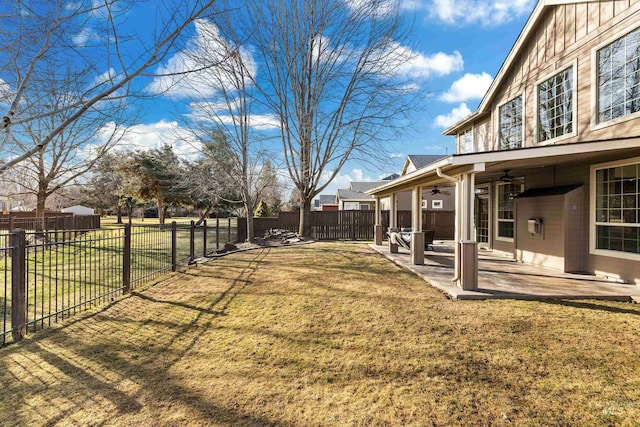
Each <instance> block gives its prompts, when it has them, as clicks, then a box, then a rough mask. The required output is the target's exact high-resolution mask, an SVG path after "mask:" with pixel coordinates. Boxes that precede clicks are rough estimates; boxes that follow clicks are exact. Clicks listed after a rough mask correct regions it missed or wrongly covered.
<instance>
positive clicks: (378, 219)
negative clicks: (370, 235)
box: [374, 197, 384, 246]
mask: <svg viewBox="0 0 640 427" xmlns="http://www.w3.org/2000/svg"><path fill="white" fill-rule="evenodd" d="M380 202H381V199H380V197H376V213H375V216H376V218H375V221H376V223H375V225H374V235H375V240H376V245H378V246H380V245H382V235H383V234H384V230H383V229H382V206H380V205H381V203H380Z"/></svg>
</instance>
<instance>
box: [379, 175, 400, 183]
mask: <svg viewBox="0 0 640 427" xmlns="http://www.w3.org/2000/svg"><path fill="white" fill-rule="evenodd" d="M396 178H400V175H399V174H397V173H392V174H391V175H389V176H385V177H384V178H382V181H393V180H394V179H396Z"/></svg>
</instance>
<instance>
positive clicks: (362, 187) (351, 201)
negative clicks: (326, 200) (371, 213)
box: [336, 181, 380, 211]
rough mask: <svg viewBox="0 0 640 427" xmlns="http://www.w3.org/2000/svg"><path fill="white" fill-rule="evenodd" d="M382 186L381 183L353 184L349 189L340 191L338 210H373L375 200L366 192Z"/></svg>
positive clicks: (338, 192) (337, 198) (337, 195)
mask: <svg viewBox="0 0 640 427" xmlns="http://www.w3.org/2000/svg"><path fill="white" fill-rule="evenodd" d="M378 185H380V182H379V181H375V182H352V183H351V185H350V186H349V188H343V189H338V191H337V194H336V200H337V201H338V210H341V211H352V210H373V208H374V205H375V202H376V201H375V198H374V197H373V196H370V195H368V194H365V191H368V190H371V189H372V188H374V187H377V186H378Z"/></svg>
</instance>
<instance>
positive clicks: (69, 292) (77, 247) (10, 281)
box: [0, 220, 237, 345]
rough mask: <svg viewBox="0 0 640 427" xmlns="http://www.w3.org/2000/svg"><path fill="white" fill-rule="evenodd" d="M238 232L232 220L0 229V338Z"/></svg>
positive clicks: (161, 270)
mask: <svg viewBox="0 0 640 427" xmlns="http://www.w3.org/2000/svg"><path fill="white" fill-rule="evenodd" d="M69 236H73V237H69ZM236 236H237V230H236V229H235V227H232V223H231V221H230V220H228V221H227V220H223V221H220V220H216V221H215V223H213V221H212V224H210V225H209V224H207V223H206V221H205V222H204V223H202V224H200V225H198V226H196V224H195V223H194V222H193V221H191V222H183V223H175V222H174V223H171V224H165V225H141V226H139V225H134V226H129V225H125V226H124V227H118V228H109V229H100V230H93V231H89V232H87V231H84V230H66V231H63V232H60V231H57V232H56V231H48V232H25V231H24V230H21V229H17V230H14V231H13V232H12V233H5V234H0V245H1V246H0V277H1V278H2V279H1V280H2V282H1V284H0V298H1V300H0V313H1V315H2V318H1V321H2V330H1V331H0V345H4V344H6V343H9V342H12V341H19V340H21V339H22V338H23V337H24V335H25V333H27V332H36V331H38V330H40V329H43V328H45V327H47V326H50V325H51V324H53V323H56V322H58V321H60V320H62V319H65V318H67V317H69V316H72V315H74V314H76V313H78V312H82V311H85V310H89V309H91V308H93V307H96V306H100V305H104V304H106V303H108V302H110V301H113V300H114V299H115V298H116V297H118V296H121V295H122V294H124V293H127V292H129V291H130V290H132V289H135V288H136V287H137V286H140V285H141V284H143V283H145V282H148V281H151V280H155V279H156V278H158V277H159V276H161V275H163V274H165V273H167V272H169V271H172V270H173V271H175V269H176V267H177V265H178V264H181V263H188V262H190V261H193V260H194V259H195V258H197V257H200V256H203V255H206V254H208V253H210V252H212V251H214V250H216V249H218V248H219V247H221V246H222V245H224V243H226V242H229V241H231V239H233V238H235V237H236ZM56 237H57V239H56Z"/></svg>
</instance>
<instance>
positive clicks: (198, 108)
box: [186, 100, 280, 130]
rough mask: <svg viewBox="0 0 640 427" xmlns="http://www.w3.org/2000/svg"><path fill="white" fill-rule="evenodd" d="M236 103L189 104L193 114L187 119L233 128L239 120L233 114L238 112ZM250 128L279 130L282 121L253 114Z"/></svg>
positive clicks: (250, 119) (250, 118)
mask: <svg viewBox="0 0 640 427" xmlns="http://www.w3.org/2000/svg"><path fill="white" fill-rule="evenodd" d="M234 102H235V100H231V101H230V105H228V104H227V103H225V102H224V101H217V102H208V101H203V102H192V103H190V104H189V107H190V108H191V113H189V114H186V117H189V118H190V119H192V120H194V121H196V122H203V123H217V124H223V125H228V126H233V125H234V124H235V123H234V120H238V119H237V118H235V116H234V115H233V114H232V113H233V112H235V110H237V108H234ZM238 102H240V101H238ZM232 110H234V111H232ZM249 126H250V127H252V128H254V129H256V130H272V129H278V128H279V127H280V120H279V119H278V116H276V115H275V114H251V115H250V116H249Z"/></svg>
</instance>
